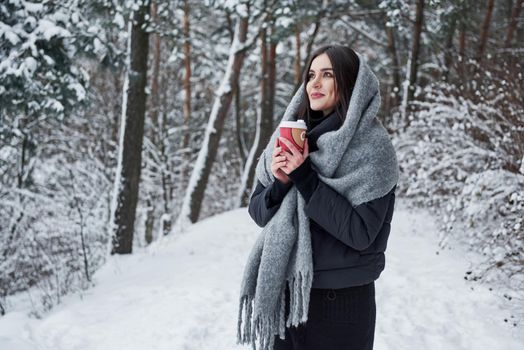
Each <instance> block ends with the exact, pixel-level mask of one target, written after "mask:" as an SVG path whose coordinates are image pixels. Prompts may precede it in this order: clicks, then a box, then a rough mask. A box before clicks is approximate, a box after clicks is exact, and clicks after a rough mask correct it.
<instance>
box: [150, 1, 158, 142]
mask: <svg viewBox="0 0 524 350" xmlns="http://www.w3.org/2000/svg"><path fill="white" fill-rule="evenodd" d="M157 10H158V5H157V1H152V2H151V18H152V20H153V23H157V21H158V14H157ZM160 54H161V51H160V34H158V33H154V34H153V71H152V76H151V110H150V116H151V124H152V125H153V128H157V127H158V110H159V108H160V106H159V98H158V90H159V89H158V79H159V74H160ZM156 136H158V135H157V131H156V130H153V132H152V137H153V142H154V143H155V144H156V140H157V139H158V138H157V137H156Z"/></svg>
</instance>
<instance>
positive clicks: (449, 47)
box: [443, 20, 457, 80]
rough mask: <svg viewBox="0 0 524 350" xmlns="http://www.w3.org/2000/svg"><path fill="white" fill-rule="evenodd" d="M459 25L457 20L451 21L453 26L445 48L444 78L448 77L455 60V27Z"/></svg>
mask: <svg viewBox="0 0 524 350" xmlns="http://www.w3.org/2000/svg"><path fill="white" fill-rule="evenodd" d="M456 27H457V21H456V20H453V21H452V22H451V28H450V30H449V33H448V36H447V38H446V48H445V49H444V73H443V78H444V79H445V80H447V79H448V76H449V71H450V67H451V64H452V62H453V55H452V53H453V37H454V36H455V29H456Z"/></svg>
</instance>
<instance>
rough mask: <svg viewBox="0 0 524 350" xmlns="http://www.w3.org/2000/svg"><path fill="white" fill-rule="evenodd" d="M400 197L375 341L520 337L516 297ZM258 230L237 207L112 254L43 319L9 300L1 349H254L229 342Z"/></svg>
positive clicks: (379, 348)
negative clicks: (443, 241)
mask: <svg viewBox="0 0 524 350" xmlns="http://www.w3.org/2000/svg"><path fill="white" fill-rule="evenodd" d="M401 204H402V203H400V202H399V205H398V206H397V210H396V212H395V215H394V220H393V224H392V233H391V236H390V239H389V244H388V249H387V252H386V268H385V270H384V271H383V272H382V275H381V277H380V278H379V279H378V280H377V281H376V302H377V325H376V335H375V349H376V350H386V349H391V350H397V349H427V350H437V349H464V350H466V349H467V350H470V349H491V350H497V349H500V350H513V349H514V350H516V349H523V348H524V332H522V329H521V328H522V325H520V324H518V325H517V326H516V327H515V326H513V325H512V324H511V323H512V322H513V321H514V319H513V318H512V316H511V313H512V312H511V310H512V309H515V308H516V306H515V305H510V304H508V303H509V301H505V300H503V299H502V298H500V297H498V296H497V294H496V293H494V292H490V291H489V290H488V288H487V286H484V285H477V284H474V283H473V282H467V281H465V280H464V277H463V273H464V271H466V270H467V269H468V267H469V266H468V265H469V262H468V261H470V260H472V261H474V260H475V256H473V255H471V254H472V253H466V252H465V251H463V250H462V249H459V248H457V249H456V250H444V251H440V252H439V254H436V250H437V248H436V247H437V241H438V234H437V231H436V226H435V223H434V222H433V219H432V216H431V215H430V214H428V213H427V212H424V211H413V210H407V209H403V208H402V207H401ZM260 230H261V229H260V228H259V227H258V226H256V225H255V224H254V223H253V222H252V220H251V218H250V217H249V215H248V214H247V209H246V208H240V209H237V210H233V211H230V212H226V213H223V214H221V215H218V216H214V217H210V218H208V219H206V220H203V221H201V222H199V223H197V224H194V225H192V226H191V227H190V228H189V229H188V231H186V233H184V234H179V235H170V236H166V237H164V238H163V239H162V240H159V241H156V242H155V243H153V244H152V245H151V246H149V247H148V248H141V249H136V250H135V253H134V254H133V255H126V256H112V257H111V258H110V259H108V263H107V264H106V265H104V266H103V267H102V268H101V269H100V270H99V271H98V272H97V273H96V274H95V276H94V279H95V282H96V286H95V287H93V288H92V289H90V290H88V291H86V292H84V293H82V294H76V295H69V296H67V297H66V298H64V301H63V303H62V304H61V305H59V306H58V307H56V308H55V309H53V310H52V311H51V312H50V313H49V314H47V315H46V316H45V317H44V318H43V319H40V320H38V319H33V318H30V317H28V316H26V312H27V306H22V305H23V304H22V303H21V302H20V303H19V304H15V305H14V306H12V307H10V310H9V312H8V313H7V314H6V315H5V316H4V317H1V318H0V349H2V350H15V349H16V350H37V349H38V350H62V349H63V350H66V349H67V350H90V349H93V350H94V349H123V348H125V349H127V350H134V349H166V350H167V349H169V350H173V349H174V350H185V349H187V350H193V349H203V350H206V349H209V350H226V349H227V350H232V349H233V350H234V349H249V348H250V347H248V346H246V347H240V346H238V345H236V326H237V313H238V309H237V307H238V292H239V288H240V280H241V276H242V272H243V266H244V264H245V261H246V259H247V256H248V253H249V251H250V249H251V246H252V244H253V243H254V241H255V239H256V237H257V235H258V234H259V233H260ZM24 295H25V294H21V295H20V299H22V298H23V296H24ZM515 299H518V298H513V300H515ZM504 319H508V320H510V321H511V322H504Z"/></svg>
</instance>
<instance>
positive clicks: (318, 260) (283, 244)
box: [238, 45, 398, 350]
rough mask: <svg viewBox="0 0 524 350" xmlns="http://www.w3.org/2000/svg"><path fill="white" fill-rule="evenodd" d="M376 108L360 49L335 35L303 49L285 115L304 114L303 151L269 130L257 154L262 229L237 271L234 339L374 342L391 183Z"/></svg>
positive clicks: (279, 344) (327, 345) (271, 344)
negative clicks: (300, 74)
mask: <svg viewBox="0 0 524 350" xmlns="http://www.w3.org/2000/svg"><path fill="white" fill-rule="evenodd" d="M379 106H380V94H379V88H378V80H377V78H376V76H375V75H374V74H373V72H372V71H371V70H370V68H369V66H368V65H367V63H366V62H365V61H364V60H363V59H362V57H361V56H360V55H358V54H356V53H355V52H354V51H353V50H351V49H350V48H348V47H344V46H337V45H330V46H324V47H321V48H319V49H318V50H316V51H315V52H314V53H313V54H312V58H311V60H310V62H309V63H308V66H307V69H306V70H305V74H304V78H303V85H302V87H301V88H300V89H299V91H297V93H296V94H295V96H294V97H293V99H292V101H291V102H290V105H289V106H288V108H287V109H286V112H285V114H284V117H283V118H282V120H296V119H304V120H305V121H306V123H307V125H308V132H307V133H306V142H305V145H304V150H303V152H300V151H299V150H298V149H296V148H295V147H294V146H293V144H291V143H290V142H289V141H287V140H286V139H283V138H279V135H278V128H277V130H275V132H274V133H273V136H272V138H271V141H270V142H269V144H268V145H267V146H266V148H265V150H264V152H263V153H262V155H261V157H260V159H259V162H258V164H257V169H256V176H257V180H258V182H257V186H256V188H255V190H254V192H253V194H252V196H251V200H250V203H249V214H250V215H251V217H252V218H253V220H254V221H255V222H256V223H257V224H258V225H259V226H261V227H264V229H263V230H262V233H261V234H260V236H259V238H258V239H257V241H256V242H255V245H254V247H253V250H252V251H251V254H250V256H249V258H248V262H247V264H246V268H245V272H244V278H243V281H242V286H241V293H240V314H239V323H238V342H239V343H253V345H255V344H256V342H257V341H258V343H259V345H260V348H261V349H279V350H280V349H300V350H310V349H311V350H324V349H325V350H338V349H340V350H342V349H352V350H360V349H372V348H373V340H374V331H375V316H376V307H375V286H374V281H375V280H376V279H377V278H378V277H379V276H380V274H381V272H382V270H383V269H384V264H385V257H384V252H385V249H386V243H387V239H388V236H389V232H390V223H391V219H392V216H393V208H394V202H395V192H394V191H395V188H396V184H397V181H398V166H397V161H396V156H395V151H394V149H393V146H392V144H391V141H390V139H389V137H388V135H387V132H386V130H385V129H384V127H383V126H382V124H381V123H380V122H379V120H378V119H377V118H376V113H377V111H378V109H379ZM277 138H278V140H279V141H280V142H281V143H284V144H286V146H287V147H288V148H289V149H290V151H291V152H287V151H286V152H283V151H282V149H281V147H278V146H277V142H276V141H277ZM243 314H244V317H242V315H243ZM242 320H244V324H243V325H242Z"/></svg>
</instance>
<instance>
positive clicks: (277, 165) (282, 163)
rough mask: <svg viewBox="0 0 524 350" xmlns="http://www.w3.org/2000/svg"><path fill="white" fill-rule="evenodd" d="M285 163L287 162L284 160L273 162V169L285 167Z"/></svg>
mask: <svg viewBox="0 0 524 350" xmlns="http://www.w3.org/2000/svg"><path fill="white" fill-rule="evenodd" d="M286 163H287V162H286V161H285V160H284V161H282V162H277V163H275V164H274V168H275V170H277V169H280V168H282V167H285V166H286V165H287V164H286Z"/></svg>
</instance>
